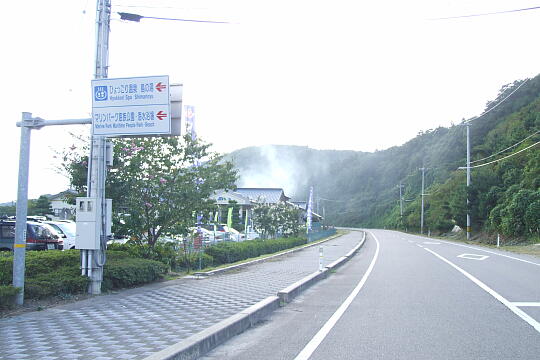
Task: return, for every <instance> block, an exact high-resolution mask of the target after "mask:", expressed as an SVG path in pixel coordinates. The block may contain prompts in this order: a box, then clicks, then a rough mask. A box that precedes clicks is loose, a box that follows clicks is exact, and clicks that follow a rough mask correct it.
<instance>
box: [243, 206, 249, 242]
mask: <svg viewBox="0 0 540 360" xmlns="http://www.w3.org/2000/svg"><path fill="white" fill-rule="evenodd" d="M247 232H248V210H247V209H246V223H245V224H244V234H246V236H247ZM246 239H247V238H246Z"/></svg>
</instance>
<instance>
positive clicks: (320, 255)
mask: <svg viewBox="0 0 540 360" xmlns="http://www.w3.org/2000/svg"><path fill="white" fill-rule="evenodd" d="M323 266H324V252H323V247H322V246H319V271H323Z"/></svg>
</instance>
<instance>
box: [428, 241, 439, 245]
mask: <svg viewBox="0 0 540 360" xmlns="http://www.w3.org/2000/svg"><path fill="white" fill-rule="evenodd" d="M424 244H426V245H441V243H440V242H435V241H424Z"/></svg>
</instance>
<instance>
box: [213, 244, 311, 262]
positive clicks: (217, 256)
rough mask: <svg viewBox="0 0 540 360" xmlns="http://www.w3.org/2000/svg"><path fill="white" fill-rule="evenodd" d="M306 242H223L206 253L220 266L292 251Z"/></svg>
mask: <svg viewBox="0 0 540 360" xmlns="http://www.w3.org/2000/svg"><path fill="white" fill-rule="evenodd" d="M306 242H307V240H306V239H305V238H280V239H272V240H248V241H243V242H221V243H219V244H216V245H213V246H210V247H208V248H206V249H205V253H206V254H208V255H210V256H212V258H213V259H214V265H220V264H228V263H233V262H237V261H240V260H244V259H249V258H254V257H258V256H261V255H264V254H271V253H275V252H278V251H281V250H285V249H290V248H292V247H295V246H299V245H303V244H306Z"/></svg>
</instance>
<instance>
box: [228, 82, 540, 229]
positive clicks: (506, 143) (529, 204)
mask: <svg viewBox="0 0 540 360" xmlns="http://www.w3.org/2000/svg"><path fill="white" fill-rule="evenodd" d="M456 120H458V119H456ZM464 122H469V123H470V133H471V144H472V145H471V159H472V160H473V161H475V162H473V163H472V166H479V165H482V164H486V163H488V162H491V161H494V160H497V159H502V158H503V157H505V156H508V155H511V154H514V153H517V152H518V151H520V150H523V149H525V148H527V147H530V148H529V149H527V150H523V151H522V152H520V153H519V154H516V155H514V156H510V157H508V158H506V159H504V160H500V161H496V162H494V163H492V164H489V165H485V166H479V167H475V168H473V169H472V171H471V172H472V185H471V187H470V189H469V190H470V194H469V199H470V201H471V205H470V207H471V214H472V222H473V224H472V225H473V229H474V230H483V231H491V232H500V233H502V234H504V235H507V236H512V237H534V236H538V234H539V228H540V145H538V144H537V145H533V144H535V143H537V142H538V141H539V140H540V133H539V130H540V76H537V77H535V78H534V79H529V80H527V81H516V82H514V83H513V84H509V85H507V86H504V87H503V88H502V89H501V90H500V92H499V95H498V96H497V98H496V99H494V100H493V101H491V102H489V103H488V104H487V105H486V111H485V112H484V115H481V116H479V117H478V118H473V119H467V120H462V121H461V123H462V124H463V123H464ZM462 124H460V125H455V126H452V127H450V128H443V127H440V128H437V129H430V130H427V131H425V132H421V133H419V134H418V135H417V136H416V137H415V138H414V139H412V140H410V141H408V142H407V143H405V144H404V145H402V146H396V147H392V148H389V149H387V150H383V151H377V152H374V153H363V152H355V151H332V150H314V149H310V148H307V147H297V146H265V147H254V148H247V149H242V150H239V151H236V152H234V153H232V154H230V157H231V158H232V159H233V160H234V162H235V164H236V166H237V168H238V169H239V171H240V176H241V178H240V185H244V186H279V187H284V188H285V190H286V192H287V193H288V194H289V195H292V196H293V197H294V198H295V199H300V200H305V199H306V198H307V192H308V188H309V185H313V186H314V188H315V193H316V199H319V212H321V213H322V211H323V210H322V209H323V208H324V211H325V215H326V219H327V221H328V222H329V223H332V224H335V225H351V226H352V225H355V226H366V227H387V228H407V229H409V230H418V229H419V227H420V209H421V207H420V193H421V183H422V181H421V177H422V174H421V171H419V168H422V167H424V168H426V169H427V170H426V171H425V187H426V190H425V193H426V194H429V195H428V196H425V197H424V198H425V213H424V216H425V229H429V230H431V231H432V232H446V231H449V230H450V229H451V228H452V227H453V226H454V225H455V224H457V225H459V226H460V227H462V228H464V227H465V225H466V221H465V219H466V200H465V199H466V186H465V185H466V180H465V170H458V167H460V166H462V167H463V166H465V165H466V126H461V125H462ZM524 139H525V140H524ZM523 140H524V141H523ZM516 144H517V145H516ZM531 145H533V146H531ZM499 152H500V153H499ZM493 154H497V155H495V156H492V157H489V156H490V155H493ZM486 157H489V158H487V159H484V160H482V159H483V158H486ZM400 183H401V184H402V185H403V187H402V189H403V190H402V191H403V199H404V201H403V216H401V215H400V203H399V187H398V185H399V184H400Z"/></svg>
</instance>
